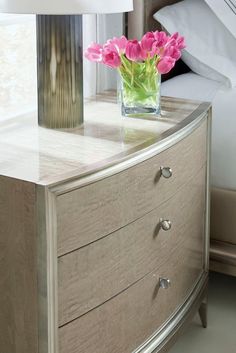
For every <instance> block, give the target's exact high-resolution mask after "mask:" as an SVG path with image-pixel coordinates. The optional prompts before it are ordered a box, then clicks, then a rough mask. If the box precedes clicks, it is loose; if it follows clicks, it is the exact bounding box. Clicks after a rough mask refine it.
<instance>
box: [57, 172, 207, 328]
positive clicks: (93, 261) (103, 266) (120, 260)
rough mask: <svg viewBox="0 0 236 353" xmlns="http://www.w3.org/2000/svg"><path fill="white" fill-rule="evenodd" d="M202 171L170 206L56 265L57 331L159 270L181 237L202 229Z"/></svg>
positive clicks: (163, 207)
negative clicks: (167, 226)
mask: <svg viewBox="0 0 236 353" xmlns="http://www.w3.org/2000/svg"><path fill="white" fill-rule="evenodd" d="M205 171H206V169H205V167H204V168H203V169H201V171H200V172H199V173H198V174H197V175H195V177H194V178H193V179H192V180H191V181H189V183H188V184H187V185H185V186H184V187H183V188H182V189H181V190H179V192H178V193H177V194H176V195H175V196H174V197H173V198H172V199H171V200H169V201H167V202H165V203H164V204H162V205H161V206H160V207H158V208H156V209H154V210H153V211H151V212H150V213H148V214H147V215H145V216H144V217H142V218H140V219H138V220H136V221H135V222H133V223H131V224H129V225H127V226H126V227H124V228H122V229H120V230H118V231H116V232H114V233H113V234H110V235H108V236H107V237H105V238H103V239H100V240H98V241H96V242H94V243H92V244H90V245H87V246H85V247H83V248H80V249H79V250H77V251H74V252H72V253H70V254H67V255H64V256H61V257H60V258H59V259H58V296H59V297H58V301H59V326H61V325H64V324H65V323H67V322H69V321H71V320H73V319H75V318H77V317H79V316H80V315H82V314H84V313H86V312H88V311H89V310H91V309H93V308H94V307H96V306H97V305H100V304H102V303H104V302H105V301H106V300H108V299H110V298H111V297H113V296H114V295H116V294H118V293H119V292H121V291H123V290H124V289H126V288H127V287H129V286H130V285H131V284H133V283H135V282H136V281H137V280H139V279H140V278H142V277H143V276H145V275H146V274H147V273H149V272H151V271H152V270H153V269H155V268H158V267H159V266H161V265H162V264H163V263H164V262H165V261H166V259H167V258H169V257H170V256H171V254H172V253H173V252H175V251H176V248H177V247H178V245H179V243H180V241H181V234H185V233H186V232H187V230H188V229H191V226H193V225H196V227H201V224H202V223H203V219H204V217H203V215H204V212H205V209H204V204H205ZM193 204H194V205H195V207H192V205H193ZM161 218H164V219H169V220H170V221H171V223H172V227H171V229H170V230H169V231H164V230H163V229H162V228H161V223H160V219H161ZM194 241H196V242H199V241H201V240H199V239H195V240H194ZM196 245H197V244H196ZM196 248H198V247H197V246H196Z"/></svg>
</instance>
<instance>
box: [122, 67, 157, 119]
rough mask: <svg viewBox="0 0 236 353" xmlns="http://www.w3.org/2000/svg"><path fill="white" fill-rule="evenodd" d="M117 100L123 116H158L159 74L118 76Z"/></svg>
mask: <svg viewBox="0 0 236 353" xmlns="http://www.w3.org/2000/svg"><path fill="white" fill-rule="evenodd" d="M119 81H120V82H119V87H118V91H119V101H120V104H121V114H122V116H124V117H140V118H142V117H143V118H145V117H148V116H150V115H154V116H155V115H156V116H157V117H158V116H160V112H161V107H160V98H161V94H160V86H161V75H160V74H158V73H153V72H152V73H150V74H149V73H146V72H145V71H144V73H143V75H141V76H134V77H133V78H129V77H128V78H127V77H123V75H120V77H119Z"/></svg>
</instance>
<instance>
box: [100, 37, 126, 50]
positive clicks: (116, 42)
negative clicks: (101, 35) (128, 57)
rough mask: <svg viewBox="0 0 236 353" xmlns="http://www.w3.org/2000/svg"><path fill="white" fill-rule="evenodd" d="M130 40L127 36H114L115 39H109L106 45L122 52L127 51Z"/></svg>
mask: <svg viewBox="0 0 236 353" xmlns="http://www.w3.org/2000/svg"><path fill="white" fill-rule="evenodd" d="M127 42H128V40H127V38H126V37H125V36H121V37H120V38H117V37H114V38H113V39H109V40H108V41H107V43H106V44H105V46H104V47H108V48H110V49H111V48H113V50H115V51H117V52H118V53H120V54H123V53H124V52H125V48H126V44H127Z"/></svg>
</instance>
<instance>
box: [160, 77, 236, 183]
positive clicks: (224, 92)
mask: <svg viewBox="0 0 236 353" xmlns="http://www.w3.org/2000/svg"><path fill="white" fill-rule="evenodd" d="M162 95H167V96H171V97H180V98H190V99H197V100H203V101H204V100H205V101H211V102H212V109H213V119H212V160H211V164H212V165H211V168H212V169H211V170H212V185H214V186H216V187H221V188H226V189H232V190H236V88H234V89H232V88H226V87H225V86H223V85H222V84H220V83H219V82H216V81H212V80H209V79H206V78H204V77H201V76H199V75H196V74H194V73H187V74H184V75H180V76H177V77H175V78H173V79H171V80H168V81H166V82H164V83H163V84H162Z"/></svg>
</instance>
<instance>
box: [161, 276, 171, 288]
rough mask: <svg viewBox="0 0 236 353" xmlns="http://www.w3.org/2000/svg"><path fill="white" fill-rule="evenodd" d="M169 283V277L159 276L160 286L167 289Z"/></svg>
mask: <svg viewBox="0 0 236 353" xmlns="http://www.w3.org/2000/svg"><path fill="white" fill-rule="evenodd" d="M170 285H171V282H170V279H169V278H162V277H161V278H159V286H160V288H163V289H168V288H169V287H170Z"/></svg>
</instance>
